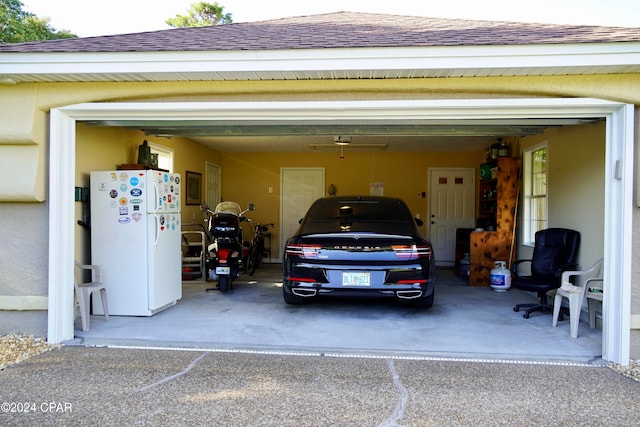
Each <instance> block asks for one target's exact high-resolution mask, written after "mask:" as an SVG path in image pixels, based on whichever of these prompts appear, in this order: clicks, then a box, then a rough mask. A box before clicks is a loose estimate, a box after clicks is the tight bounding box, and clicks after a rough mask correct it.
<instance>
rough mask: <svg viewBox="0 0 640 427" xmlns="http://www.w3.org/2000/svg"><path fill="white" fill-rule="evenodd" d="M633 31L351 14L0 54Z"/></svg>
mask: <svg viewBox="0 0 640 427" xmlns="http://www.w3.org/2000/svg"><path fill="white" fill-rule="evenodd" d="M638 41H640V28H627V27H597V26H576V25H555V24H530V23H517V22H498V21H472V20H462V19H443V18H426V17H417V16H396V15H382V14H369V13H355V12H336V13H329V14H320V15H310V16H298V17H291V18H282V19H274V20H268V21H259V22H245V23H234V24H225V25H216V26H211V27H198V28H177V29H169V30H162V31H153V32H144V33H133V34H119V35H111V36H101V37H86V38H75V39H61V40H50V41H43V42H31V43H16V44H6V45H0V52H15V53H20V52H22V53H45V52H78V53H79V52H172V51H230V50H276V49H323V48H368V47H414V46H421V47H427V46H489V45H525V44H569V43H609V42H638Z"/></svg>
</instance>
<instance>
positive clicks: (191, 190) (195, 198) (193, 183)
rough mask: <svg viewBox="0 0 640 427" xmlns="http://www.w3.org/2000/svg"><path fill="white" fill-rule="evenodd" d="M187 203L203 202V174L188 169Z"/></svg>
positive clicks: (197, 203) (198, 203)
mask: <svg viewBox="0 0 640 427" xmlns="http://www.w3.org/2000/svg"><path fill="white" fill-rule="evenodd" d="M186 178H187V180H186V183H187V184H186V185H187V189H186V190H187V191H186V194H187V200H186V201H185V203H186V204H187V205H200V204H202V174H201V173H198V172H191V171H187V176H186Z"/></svg>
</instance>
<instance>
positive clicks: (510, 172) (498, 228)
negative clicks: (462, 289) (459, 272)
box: [469, 157, 520, 286]
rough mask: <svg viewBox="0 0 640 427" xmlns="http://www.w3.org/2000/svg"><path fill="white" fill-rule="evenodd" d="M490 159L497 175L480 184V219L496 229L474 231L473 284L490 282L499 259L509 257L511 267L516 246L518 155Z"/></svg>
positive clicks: (502, 259) (486, 284)
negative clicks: (490, 276)
mask: <svg viewBox="0 0 640 427" xmlns="http://www.w3.org/2000/svg"><path fill="white" fill-rule="evenodd" d="M491 163H492V164H491V165H490V166H491V167H495V168H496V169H495V173H494V174H493V175H494V177H493V178H489V179H481V180H480V183H479V186H478V188H479V193H480V194H479V197H478V219H479V223H483V224H485V226H486V227H493V230H492V231H474V232H472V233H471V237H470V246H471V266H470V272H469V275H470V276H469V284H470V285H471V286H489V284H490V281H489V273H490V271H491V270H492V269H493V268H494V267H495V262H496V261H506V263H507V268H511V262H512V261H513V256H512V254H513V251H514V249H515V247H514V246H515V215H516V204H517V200H518V188H519V185H520V184H519V182H518V159H515V158H512V157H500V158H498V159H496V160H495V161H494V162H491ZM485 168H486V166H485Z"/></svg>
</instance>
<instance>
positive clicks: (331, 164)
mask: <svg viewBox="0 0 640 427" xmlns="http://www.w3.org/2000/svg"><path fill="white" fill-rule="evenodd" d="M482 155H483V154H482ZM481 158H482V157H481V153H477V152H471V153H465V152H456V153H445V152H426V153H416V152H388V151H350V150H349V148H345V150H344V159H343V160H341V159H340V153H339V151H338V150H336V151H332V152H311V153H309V152H300V153H270V152H266V153H223V154H222V198H223V200H232V201H234V202H236V203H239V204H240V205H241V206H242V207H245V206H246V205H247V204H248V203H250V202H253V203H255V205H256V210H255V211H253V212H251V213H250V214H249V215H248V216H250V218H251V219H252V220H253V221H256V222H261V223H271V222H273V223H275V224H276V230H275V232H274V233H273V237H272V239H273V241H272V248H278V247H279V243H280V242H279V238H278V236H279V230H280V227H279V224H278V222H279V220H280V168H283V167H309V168H311V167H322V168H324V169H325V186H326V187H328V186H329V185H331V184H333V185H334V186H335V187H336V189H337V195H356V194H369V186H370V183H372V182H376V183H382V184H383V185H384V195H385V196H394V197H399V198H401V199H403V200H404V201H405V202H406V203H407V205H408V206H409V209H411V211H412V212H413V213H414V214H417V215H420V218H422V219H423V220H425V225H424V226H423V227H422V230H423V232H425V234H427V231H428V228H427V224H426V222H427V221H426V218H428V212H429V206H428V205H429V174H428V171H429V168H431V167H459V168H477V167H478V165H479V163H480V160H479V159H481ZM269 187H271V188H272V190H273V192H272V193H269ZM325 192H326V189H325ZM422 192H425V193H426V198H421V197H419V194H420V193H422ZM245 236H247V234H245ZM248 236H250V234H248ZM277 256H278V254H276V253H275V252H274V256H273V257H274V258H276V257H277Z"/></svg>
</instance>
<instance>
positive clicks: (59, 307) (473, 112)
mask: <svg viewBox="0 0 640 427" xmlns="http://www.w3.org/2000/svg"><path fill="white" fill-rule="evenodd" d="M632 111H633V110H632V107H631V106H628V105H624V104H618V103H612V102H607V101H601V100H589V99H544V100H541V99H518V100H456V101H371V102H366V101H357V102H348V101H345V102H290V103H287V102H273V103H268V102H265V103H242V102H234V103H139V104H138V103H126V104H81V105H76V106H69V107H63V108H59V109H55V110H52V112H51V167H50V194H49V198H50V204H51V214H50V224H49V225H50V251H49V253H50V264H49V265H50V269H49V322H48V328H49V332H48V334H49V337H48V338H49V340H50V341H51V342H60V341H65V340H70V339H72V338H73V336H74V332H73V321H72V316H71V313H72V312H73V288H72V287H69V286H67V284H68V283H72V282H73V276H72V275H73V259H74V247H73V243H72V242H74V239H73V235H74V217H75V215H74V202H73V195H72V192H69V191H66V189H70V188H72V187H74V171H75V158H74V154H73V153H74V152H75V145H76V123H77V122H90V121H109V120H112V121H114V122H119V123H120V122H124V121H129V122H130V123H131V124H134V123H135V122H136V121H142V120H148V119H149V118H153V120H155V121H158V122H162V121H166V122H177V121H182V122H188V123H190V124H194V123H197V122H204V121H210V120H219V121H227V122H229V121H237V122H238V123H240V122H242V123H252V124H255V125H256V126H258V125H260V123H264V122H273V121H281V122H283V123H286V124H287V125H290V124H291V123H294V124H299V125H305V126H314V125H316V126H319V125H322V124H326V123H332V124H338V125H345V126H346V125H349V126H353V125H358V126H363V127H366V126H374V125H380V124H398V125H403V126H412V125H415V124H418V125H422V126H427V125H433V126H436V125H438V126H442V125H443V124H444V125H447V126H454V127H455V125H459V126H460V127H461V128H462V127H463V126H472V125H474V123H476V125H477V122H481V121H490V122H493V123H495V124H500V123H501V124H503V125H506V124H509V123H513V122H514V121H525V120H529V121H536V122H538V123H540V124H544V123H545V121H546V122H547V123H553V122H554V121H558V120H565V119H566V120H576V119H578V120H580V119H585V120H593V119H603V120H606V131H605V146H606V148H605V153H606V155H605V165H604V177H605V183H604V193H605V198H604V202H605V208H604V210H605V212H604V218H605V221H604V256H605V260H606V261H605V269H604V278H605V282H606V283H615V284H616V286H611V287H610V288H608V292H609V299H608V300H607V301H606V306H605V308H604V312H605V313H607V314H606V316H605V322H604V327H603V337H604V338H603V358H604V359H605V360H610V361H614V362H618V363H623V364H624V363H625V357H628V356H626V355H628V354H629V351H628V348H629V336H628V335H629V334H628V331H629V293H630V264H631V263H630V259H631V258H630V256H631V255H630V248H631V244H630V236H629V233H624V232H623V230H628V229H630V228H631V227H630V224H631V218H630V216H631V200H632V197H631V192H632V187H633V186H632V177H633V175H632V174H633V162H632V161H630V160H629V159H632V158H633V124H632V117H633V116H632ZM336 130H337V129H336Z"/></svg>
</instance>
